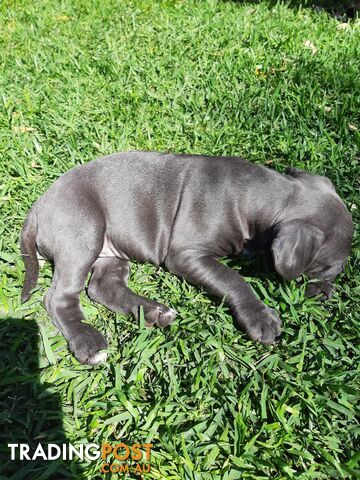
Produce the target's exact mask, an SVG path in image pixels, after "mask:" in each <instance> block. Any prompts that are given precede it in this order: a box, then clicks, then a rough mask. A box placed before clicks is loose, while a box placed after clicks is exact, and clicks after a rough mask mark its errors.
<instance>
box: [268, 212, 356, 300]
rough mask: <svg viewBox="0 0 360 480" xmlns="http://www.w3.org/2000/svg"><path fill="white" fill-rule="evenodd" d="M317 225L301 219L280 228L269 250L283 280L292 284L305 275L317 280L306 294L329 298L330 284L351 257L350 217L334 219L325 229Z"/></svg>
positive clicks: (331, 288) (308, 288)
mask: <svg viewBox="0 0 360 480" xmlns="http://www.w3.org/2000/svg"><path fill="white" fill-rule="evenodd" d="M349 219H350V220H349ZM319 223H320V225H321V222H319ZM339 224H340V228H339ZM320 225H316V222H311V223H308V222H307V221H305V220H301V219H296V220H293V221H289V222H286V223H283V224H281V225H280V226H279V228H278V232H277V234H276V237H275V239H274V241H273V243H272V246H271V250H272V253H273V257H274V263H275V268H276V271H277V272H278V273H279V274H280V275H281V276H282V277H283V278H285V279H287V280H292V279H295V278H297V277H299V276H300V275H302V274H306V275H307V276H308V277H309V278H310V279H314V280H316V282H314V283H310V284H309V285H308V287H307V290H306V294H307V295H308V296H314V295H317V294H323V296H324V297H325V298H330V297H331V294H332V290H333V282H334V280H335V278H336V276H337V275H338V274H339V273H340V272H341V271H342V270H343V269H344V267H345V263H346V259H347V257H348V255H349V253H350V248H351V239H352V232H353V227H352V222H351V218H350V216H349V215H348V216H345V218H342V219H339V218H333V225H331V226H329V228H327V229H324V228H321V226H320ZM341 226H342V227H344V228H341Z"/></svg>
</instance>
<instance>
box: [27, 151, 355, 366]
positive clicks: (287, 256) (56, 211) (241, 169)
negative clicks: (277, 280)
mask: <svg viewBox="0 0 360 480" xmlns="http://www.w3.org/2000/svg"><path fill="white" fill-rule="evenodd" d="M352 234H353V225H352V221H351V217H350V215H349V213H348V211H347V210H346V208H345V206H344V204H343V203H342V201H341V200H340V198H339V196H338V195H337V193H336V192H335V189H334V187H333V185H332V183H331V182H330V180H328V179H327V178H326V177H323V176H320V175H313V174H310V173H306V172H304V171H301V170H297V169H293V168H291V169H288V170H287V171H286V173H285V174H280V173H277V172H276V171H274V170H270V169H267V168H265V167H263V166H260V165H256V164H252V163H249V162H247V161H245V160H244V159H242V158H239V157H220V158H219V157H208V156H204V155H175V154H170V153H158V152H124V153H116V154H114V155H109V156H106V157H104V158H100V159H97V160H94V161H92V162H90V163H88V164H86V165H81V166H78V167H75V168H73V169H72V170H70V171H69V172H67V173H65V174H64V175H62V176H61V177H60V178H59V179H58V180H57V181H56V182H55V183H54V184H53V185H52V186H51V187H50V188H49V190H48V191H47V192H46V193H45V194H44V195H43V196H42V197H41V198H40V199H39V200H38V201H37V202H36V203H35V204H34V205H33V207H32V208H31V210H30V211H29V213H28V215H27V218H26V220H25V223H24V227H23V230H22V233H21V252H22V254H23V259H24V263H25V267H26V272H25V282H24V286H23V290H22V301H23V302H24V301H26V300H28V298H29V297H30V292H31V290H32V289H33V288H34V287H35V286H36V283H37V278H38V272H39V262H38V254H40V255H41V256H43V257H45V258H46V259H49V260H51V261H52V262H53V264H54V275H53V280H52V284H51V287H50V289H49V290H48V292H47V293H46V295H45V299H44V300H45V306H46V309H47V311H48V313H49V315H50V316H51V318H52V321H53V322H54V324H55V325H56V327H57V328H58V329H59V330H60V331H61V332H62V333H63V335H64V337H65V338H66V340H67V341H68V344H69V347H70V350H71V351H72V352H73V354H74V355H75V357H76V358H77V359H78V360H79V362H81V363H84V364H91V365H94V364H97V363H99V362H100V361H102V360H105V358H106V353H105V352H100V351H101V350H102V349H104V348H106V347H107V343H106V341H105V339H104V337H103V336H102V335H101V334H100V333H99V332H98V331H97V330H95V329H94V328H93V327H91V326H90V325H88V324H87V323H84V322H83V321H82V320H83V319H84V315H83V313H82V311H81V308H80V303H79V296H80V293H81V291H82V290H84V288H85V282H86V278H87V276H88V273H89V272H91V278H90V282H89V284H88V295H89V296H90V298H92V299H93V300H95V301H96V302H100V303H102V304H103V305H105V306H106V307H107V308H109V309H110V310H113V311H116V312H124V313H126V314H133V315H134V316H135V317H136V316H138V314H139V309H140V307H143V309H144V315H145V321H146V324H147V325H148V326H152V325H158V326H159V327H165V326H166V325H169V324H170V323H171V322H173V320H174V319H175V316H176V312H175V311H174V310H173V309H171V308H168V307H166V306H164V305H162V304H161V303H158V302H156V301H154V300H150V299H148V298H145V297H142V296H139V295H136V294H135V293H134V292H133V291H131V290H130V289H129V288H128V286H127V280H128V277H129V270H130V261H131V260H132V259H134V260H137V261H139V262H151V263H153V264H154V265H163V266H165V268H167V269H168V270H169V271H170V272H172V273H174V274H175V275H178V276H181V277H183V278H185V279H186V280H188V281H189V282H191V283H193V284H195V285H199V286H201V287H203V288H204V289H205V290H206V291H207V292H209V293H211V294H213V295H216V296H218V297H219V298H224V297H225V301H226V303H227V305H228V306H229V307H230V309H231V313H232V315H233V318H234V320H235V323H236V325H237V326H238V327H239V328H241V329H242V330H243V331H245V332H246V333H247V335H248V336H249V337H250V338H251V339H253V340H257V341H259V342H262V343H264V344H271V343H273V342H275V341H276V338H277V337H278V336H279V335H280V332H281V322H280V319H279V317H278V315H277V313H276V312H275V311H274V310H272V309H271V308H269V307H267V306H266V305H265V304H263V303H262V302H261V301H260V300H259V299H258V298H257V297H256V295H255V294H254V292H253V291H252V289H251V288H250V287H249V286H248V285H247V284H246V282H245V280H244V279H243V278H242V277H241V276H240V275H239V274H238V273H237V272H235V271H233V270H232V269H231V268H229V267H227V266H225V265H223V264H222V263H220V262H219V258H220V257H224V256H227V255H238V254H240V253H241V252H242V250H243V249H244V247H246V245H247V244H248V243H249V242H255V243H257V244H258V245H262V244H263V245H267V246H269V248H270V249H271V252H272V254H273V259H274V265H275V269H276V270H277V272H278V273H279V274H280V275H281V277H283V278H285V279H287V280H291V279H295V278H297V277H299V276H300V275H302V274H306V275H307V276H308V277H309V278H311V279H315V280H316V281H315V282H314V283H310V284H309V290H308V292H307V293H308V294H309V295H315V294H319V293H320V294H323V296H324V297H326V298H328V297H329V296H330V295H331V291H332V284H333V282H334V280H335V277H336V276H337V275H338V274H339V273H340V272H341V271H342V270H343V268H344V265H345V262H346V258H347V256H348V255H349V252H350V248H351V239H352Z"/></svg>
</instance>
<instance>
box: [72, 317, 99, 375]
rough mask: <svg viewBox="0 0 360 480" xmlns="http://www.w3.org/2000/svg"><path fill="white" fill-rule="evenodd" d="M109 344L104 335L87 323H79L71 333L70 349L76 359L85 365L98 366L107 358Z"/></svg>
mask: <svg viewBox="0 0 360 480" xmlns="http://www.w3.org/2000/svg"><path fill="white" fill-rule="evenodd" d="M107 346H108V344H107V341H106V340H105V338H104V337H103V335H102V334H101V333H100V332H98V331H97V330H96V329H95V328H93V327H91V326H90V325H87V324H86V323H79V324H78V325H77V326H76V328H75V329H74V331H72V332H71V338H70V340H69V347H70V350H71V352H72V353H73V355H74V357H75V358H76V359H77V360H78V361H79V362H80V363H82V364H84V365H98V364H99V363H101V362H104V361H105V360H106V358H107V353H106V352H101V350H103V349H105V348H107Z"/></svg>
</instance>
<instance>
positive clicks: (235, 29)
mask: <svg viewBox="0 0 360 480" xmlns="http://www.w3.org/2000/svg"><path fill="white" fill-rule="evenodd" d="M359 46H360V23H359V20H356V19H355V20H353V21H351V22H350V23H348V24H341V23H339V22H338V21H336V20H335V19H334V18H332V17H330V16H328V15H327V14H326V13H325V12H323V13H316V12H315V11H313V10H311V9H302V8H299V7H293V6H292V7H291V6H289V5H287V4H281V3H275V2H274V3H272V2H269V1H260V2H258V3H250V2H248V3H246V2H236V1H233V2H232V1H203V2H197V1H193V0H189V1H185V0H183V1H181V0H178V1H170V0H169V1H159V2H152V1H150V0H146V1H145V0H134V1H120V0H119V1H114V0H113V1H110V0H101V1H100V0H81V1H78V2H72V1H70V0H62V1H60V2H51V1H49V0H38V1H37V2H30V1H28V0H22V1H18V2H12V1H11V0H5V1H3V2H2V3H1V4H0V65H1V67H0V68H1V71H0V92H1V96H0V156H1V160H0V208H1V216H0V268H1V275H0V317H1V318H2V320H1V321H0V335H1V343H0V346H1V352H0V358H1V370H0V372H1V377H0V388H1V398H0V425H1V430H0V437H1V438H0V443H1V444H0V455H1V463H0V465H2V466H1V467H0V471H1V472H2V473H1V474H0V478H1V479H5V478H6V479H9V478H12V479H14V480H17V479H22V478H24V479H39V480H40V479H48V478H49V479H60V478H74V479H75V478H85V479H90V478H91V479H96V478H104V477H101V476H100V475H99V465H100V463H99V462H66V463H65V464H64V465H62V464H58V463H57V462H37V463H36V462H34V463H33V462H11V461H9V450H8V448H7V446H6V445H7V443H9V439H11V441H13V442H15V443H16V442H17V443H26V442H27V441H29V442H32V443H37V442H38V441H41V442H43V443H48V442H50V441H57V442H60V443H64V442H71V443H73V444H76V443H78V442H94V443H99V444H100V443H102V442H105V441H109V442H110V443H118V442H119V441H120V439H121V440H123V441H127V442H129V443H133V442H134V441H139V442H140V443H144V442H146V441H151V442H152V443H153V444H154V453H153V456H152V467H151V472H150V474H147V475H146V476H145V478H149V479H169V480H170V479H171V480H177V479H179V480H180V479H181V480H182V479H194V480H198V479H204V480H206V479H220V478H221V479H225V480H231V479H240V478H252V479H268V478H277V479H329V478H335V479H339V478H340V479H342V478H356V477H359V475H360V466H359V461H360V453H359V443H358V441H359V434H360V427H359V423H358V419H357V418H358V417H357V415H358V413H359V412H358V403H357V402H358V401H359V371H358V366H359V344H360V342H359V310H360V309H359V298H360V289H359V281H360V272H359V257H360V248H359V246H360V242H359V236H358V232H356V235H355V238H354V246H353V251H352V256H351V258H350V261H349V264H348V266H347V268H346V272H345V273H344V274H343V275H342V277H341V278H340V280H339V281H338V288H337V292H336V293H335V295H334V297H333V298H332V299H331V300H330V301H329V302H327V303H326V304H322V303H321V302H320V301H319V300H317V299H307V298H305V297H304V292H303V288H300V289H299V288H297V287H296V285H295V284H294V283H284V282H281V281H280V280H279V278H278V277H276V276H275V275H272V274H266V275H265V274H261V273H260V274H257V273H256V272H257V265H249V264H247V263H238V264H236V265H235V266H234V268H237V269H238V270H239V271H240V272H242V273H243V274H244V275H245V276H246V277H247V280H248V281H249V282H250V284H251V285H252V287H253V288H254V290H255V291H256V292H257V294H258V295H259V297H260V298H261V299H263V300H264V301H265V302H266V303H267V304H269V305H271V306H273V307H274V308H276V309H277V310H278V311H279V312H280V314H281V316H282V320H283V325H284V336H283V340H282V342H281V344H280V345H279V346H276V347H273V348H267V347H264V346H261V345H258V344H255V343H252V342H250V341H249V340H247V339H246V338H245V337H244V335H242V334H241V333H240V332H238V331H236V329H235V327H234V325H233V322H232V319H231V317H230V315H229V313H228V311H227V309H226V308H225V307H224V306H223V305H222V304H221V303H220V304H219V303H216V302H214V301H213V299H210V298H209V297H208V296H207V295H206V294H205V293H203V292H201V291H199V290H198V289H196V288H194V287H192V286H189V285H188V284H186V283H185V282H184V281H182V280H180V279H177V278H175V277H174V276H171V275H170V274H169V273H167V272H166V271H164V270H163V269H161V268H159V269H157V268H155V267H153V266H151V265H138V264H134V265H133V269H132V277H131V286H132V288H133V289H134V290H136V291H137V292H142V293H143V294H146V295H148V296H149V297H151V298H155V299H159V300H161V301H162V302H164V303H166V304H167V305H169V306H172V307H174V308H175V309H176V310H177V311H178V312H179V317H178V320H177V321H176V322H175V324H173V325H172V326H171V327H170V328H169V329H166V330H159V329H157V330H146V329H144V328H143V327H142V326H141V322H140V325H139V324H138V323H137V322H135V321H133V320H132V319H131V318H130V317H126V316H124V315H118V314H113V313H111V312H109V311H107V310H106V309H105V308H104V307H102V306H100V305H97V304H94V303H91V302H90V301H89V299H88V298H87V297H86V295H85V294H84V295H83V298H82V304H83V307H84V311H85V313H86V315H87V318H88V319H89V320H90V321H91V323H92V324H93V325H96V326H97V328H99V329H100V330H101V331H103V332H106V334H107V335H108V336H109V338H110V356H109V359H108V361H107V363H105V364H103V365H101V366H99V367H96V368H90V367H84V366H81V365H80V364H79V363H77V361H76V360H74V358H73V357H71V356H70V354H69V352H68V349H67V345H66V342H65V341H64V339H63V338H62V336H61V335H59V333H58V332H57V331H56V329H55V328H54V327H53V326H52V324H51V322H50V319H49V318H48V316H47V314H46V312H45V310H44V307H43V305H42V303H41V300H42V296H43V294H44V291H45V290H46V288H47V287H48V286H49V284H50V280H51V269H50V266H49V265H46V266H45V267H44V268H43V269H42V271H41V279H40V282H39V287H38V289H37V291H36V292H35V293H34V295H33V296H32V298H31V300H30V301H29V302H28V303H26V304H24V305H20V302H19V299H20V289H21V285H22V281H23V267H22V262H21V258H20V255H19V247H18V237H19V231H20V228H21V225H22V222H23V219H24V217H25V214H26V212H27V210H28V208H29V207H30V205H31V204H32V203H33V202H34V201H35V200H36V199H37V198H38V197H39V196H40V195H41V194H42V193H43V192H45V191H46V189H47V188H48V187H49V186H50V185H51V183H52V182H53V181H54V180H55V179H56V178H57V177H58V176H59V175H60V174H61V173H62V172H65V171H66V170H68V169H69V168H71V167H73V166H74V165H76V164H79V163H85V162H87V161H89V160H91V159H93V158H95V157H99V156H101V155H104V154H107V153H111V152H114V151H120V150H128V149H153V150H163V151H167V150H170V151H175V152H188V153H204V154H205V153H206V154H213V155H225V154H226V155H243V156H245V157H246V158H248V159H249V160H252V161H254V162H259V163H262V164H266V165H268V166H270V167H272V168H275V169H278V170H280V171H283V170H284V169H285V167H286V166H288V165H295V166H297V167H300V168H304V169H307V170H310V171H312V172H318V173H322V174H326V175H328V176H329V177H330V179H331V180H332V181H333V183H334V185H335V186H336V188H337V190H338V192H339V194H340V195H341V196H342V198H343V199H344V201H345V202H346V204H347V206H348V208H349V209H350V210H351V211H352V214H353V217H354V221H355V222H356V221H357V220H358V218H359V194H358V187H359V182H358V171H359V156H358V155H359V146H360V118H359V111H360V110H359V100H360V76H359V71H360V47H359ZM260 265H261V263H260ZM260 271H261V269H260ZM106 478H110V476H109V475H108V476H107V477H106ZM113 478H120V477H119V475H113ZM137 478H139V477H137Z"/></svg>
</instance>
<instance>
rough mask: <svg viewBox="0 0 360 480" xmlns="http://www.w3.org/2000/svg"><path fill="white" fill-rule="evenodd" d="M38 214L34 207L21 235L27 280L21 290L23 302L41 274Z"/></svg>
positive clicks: (28, 215)
mask: <svg viewBox="0 0 360 480" xmlns="http://www.w3.org/2000/svg"><path fill="white" fill-rule="evenodd" d="M36 234H37V215H36V212H35V208H34V207H32V208H31V209H30V211H29V213H28V214H27V217H26V219H25V223H24V226H23V228H22V231H21V236H20V248H21V255H22V259H23V262H24V264H25V280H24V285H23V288H22V292H21V303H24V302H26V301H27V300H29V298H30V295H31V293H30V292H31V290H32V289H33V288H35V287H36V284H37V280H38V276H39V260H38V257H37V250H36Z"/></svg>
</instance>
